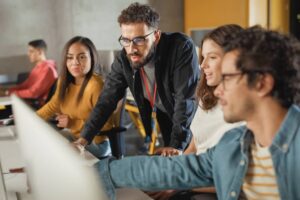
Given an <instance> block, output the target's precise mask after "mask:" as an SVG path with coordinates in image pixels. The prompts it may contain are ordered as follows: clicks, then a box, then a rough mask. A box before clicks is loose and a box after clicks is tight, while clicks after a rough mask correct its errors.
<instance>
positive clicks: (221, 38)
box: [196, 24, 243, 111]
mask: <svg viewBox="0 0 300 200" xmlns="http://www.w3.org/2000/svg"><path fill="white" fill-rule="evenodd" d="M242 30H243V28H242V27H240V26H239V25H236V24H228V25H224V26H220V27H218V28H216V29H214V30H212V31H211V32H209V33H207V34H206V35H205V36H204V38H203V39H202V42H201V44H200V47H201V48H202V47H203V43H204V41H205V40H208V39H209V40H212V41H214V42H215V43H216V44H217V45H219V46H220V47H221V48H222V49H223V48H224V47H225V45H226V44H227V42H229V41H230V40H231V39H232V38H233V37H234V36H235V35H236V34H237V33H238V32H240V31H242ZM199 55H200V63H201V64H202V62H203V57H202V50H201V49H200V52H199ZM215 88H216V86H209V85H207V83H206V75H205V73H204V71H203V69H201V77H200V81H199V83H198V86H197V93H196V94H197V98H198V100H199V101H200V102H201V104H200V106H201V108H202V109H203V110H205V111H208V110H210V109H212V108H213V107H215V106H216V105H217V103H218V99H217V97H215V95H214V90H215Z"/></svg>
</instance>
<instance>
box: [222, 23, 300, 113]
mask: <svg viewBox="0 0 300 200" xmlns="http://www.w3.org/2000/svg"><path fill="white" fill-rule="evenodd" d="M234 50H237V51H238V52H239V55H238V59H237V61H236V66H237V69H239V70H240V71H241V72H242V73H244V74H247V77H248V85H249V86H250V87H251V86H253V85H254V83H255V82H256V80H257V77H258V75H261V74H265V73H268V74H270V75H272V76H273V78H274V82H275V84H274V88H273V90H272V92H271V95H272V96H273V97H274V98H275V99H277V101H278V102H279V103H280V104H281V105H282V106H283V107H286V108H288V107H289V106H290V105H292V104H293V103H298V100H299V99H298V98H299V93H300V90H299V72H300V71H299V70H300V69H299V67H300V43H299V41H298V40H297V39H296V38H294V37H292V36H287V35H283V34H280V33H278V32H276V31H271V30H266V29H264V28H261V27H260V26H254V27H250V28H248V29H246V30H244V31H242V32H241V33H240V34H239V35H238V36H237V37H236V38H235V39H234V40H233V41H232V42H231V43H228V44H227V46H226V48H225V51H226V52H229V51H234Z"/></svg>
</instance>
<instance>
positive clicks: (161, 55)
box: [76, 3, 199, 155]
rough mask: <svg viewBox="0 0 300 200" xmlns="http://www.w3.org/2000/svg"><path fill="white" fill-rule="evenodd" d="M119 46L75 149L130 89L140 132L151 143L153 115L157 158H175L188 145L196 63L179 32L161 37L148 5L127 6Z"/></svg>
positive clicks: (121, 19) (88, 138) (193, 51)
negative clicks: (159, 139)
mask: <svg viewBox="0 0 300 200" xmlns="http://www.w3.org/2000/svg"><path fill="white" fill-rule="evenodd" d="M118 22H119V24H120V27H121V36H120V38H119V42H120V44H121V46H122V47H123V49H122V51H120V52H119V53H118V54H117V55H116V57H115V60H114V63H113V64H112V71H111V73H110V74H109V76H108V78H107V79H106V82H105V86H104V90H103V92H102V94H101V96H100V98H99V100H98V103H97V104H96V106H95V108H94V110H93V112H92V114H91V116H90V119H89V120H88V121H87V123H86V124H85V127H84V129H83V131H82V133H81V138H79V140H77V141H76V143H77V144H81V145H86V144H87V143H89V142H90V141H91V140H92V139H93V137H94V136H95V135H96V134H97V133H98V132H99V130H100V129H101V127H102V126H103V125H104V124H105V122H106V120H107V119H108V117H109V116H110V115H111V113H112V112H113V111H114V109H115V107H116V105H117V103H118V101H119V100H120V99H122V98H123V97H124V94H125V91H126V89H127V87H129V88H130V90H131V92H132V94H133V96H134V99H135V101H136V103H137V107H138V109H139V112H140V115H141V119H142V122H143V125H144V128H145V132H146V135H147V137H146V140H148V139H150V138H151V133H152V127H153V121H152V117H151V114H152V112H153V111H155V112H156V118H157V121H158V123H159V126H160V130H161V133H162V135H163V140H164V146H165V147H164V148H161V149H158V150H157V151H156V153H157V154H162V155H171V154H173V155H174V154H180V153H181V152H182V151H183V150H184V149H185V148H186V146H187V144H188V143H189V142H190V139H191V131H190V124H191V121H192V119H193V117H194V114H195V111H196V108H197V102H196V99H195V97H194V93H195V89H196V85H197V80H198V78H199V63H198V57H197V54H196V49H195V46H194V44H193V42H192V40H191V39H190V38H189V37H187V36H185V35H183V34H181V33H162V32H161V31H160V30H159V29H158V23H159V14H158V13H157V12H156V11H154V9H153V8H151V7H150V6H148V5H141V4H139V3H133V4H131V5H130V6H129V7H128V8H126V9H124V10H123V11H122V13H121V15H120V16H119V18H118Z"/></svg>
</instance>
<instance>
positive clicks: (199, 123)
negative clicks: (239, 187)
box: [149, 24, 242, 200]
mask: <svg viewBox="0 0 300 200" xmlns="http://www.w3.org/2000/svg"><path fill="white" fill-rule="evenodd" d="M240 31H242V28H241V27H240V26H238V25H235V24H229V25H224V26H220V27H218V28H216V29H214V30H212V31H211V32H209V33H208V34H207V35H205V36H204V38H203V40H202V43H201V45H200V47H201V49H200V63H201V77H200V81H199V83H198V87H197V98H198V100H199V108H198V109H197V111H196V114H195V117H194V119H193V122H192V124H191V130H192V133H193V138H192V141H191V143H190V145H189V146H188V148H187V149H186V150H185V152H184V154H191V153H195V154H200V153H203V152H205V151H206V150H207V149H209V148H211V147H213V146H215V145H216V144H217V143H218V142H219V140H220V139H221V138H222V136H223V135H224V133H225V132H226V131H227V130H229V129H231V128H234V127H236V126H237V125H238V124H236V123H235V124H228V123H226V122H225V121H224V118H223V113H222V110H221V108H220V106H219V105H218V99H217V97H215V96H214V94H213V92H214V90H215V88H216V87H217V85H218V84H219V83H220V82H221V78H222V75H221V64H222V59H223V56H224V50H223V48H224V47H225V45H226V43H227V42H230V40H231V39H232V38H233V37H234V35H235V34H236V33H238V32H240ZM176 192H177V191H174V190H168V191H163V192H156V193H149V194H150V196H151V197H152V198H154V199H157V200H166V199H170V200H178V199H198V198H199V199H203V200H206V199H217V197H216V195H215V194H214V188H199V189H193V190H192V191H184V192H179V193H176ZM199 192H201V194H199ZM174 193H176V194H175V195H174Z"/></svg>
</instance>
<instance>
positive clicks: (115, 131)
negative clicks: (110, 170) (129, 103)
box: [98, 94, 127, 159]
mask: <svg viewBox="0 0 300 200" xmlns="http://www.w3.org/2000/svg"><path fill="white" fill-rule="evenodd" d="M125 102H126V94H125V96H124V97H123V99H121V100H120V101H119V102H118V105H117V108H116V110H115V111H114V112H113V114H112V118H113V119H112V120H113V124H114V126H113V128H112V129H110V130H105V131H100V132H99V133H98V135H106V136H107V137H108V138H109V142H110V147H111V151H112V155H113V156H114V157H115V158H117V159H122V158H123V157H124V155H125V138H124V134H123V132H125V131H126V130H127V128H126V127H124V124H123V123H124V122H123V120H124V113H125Z"/></svg>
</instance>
